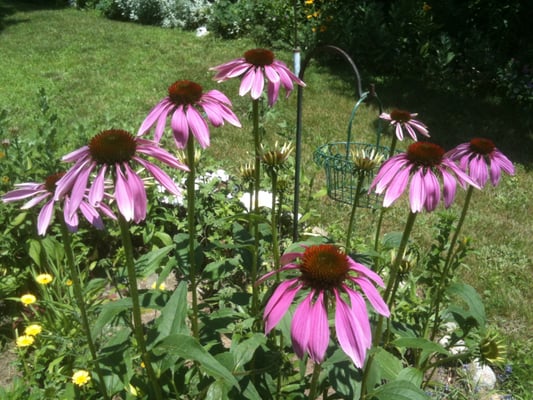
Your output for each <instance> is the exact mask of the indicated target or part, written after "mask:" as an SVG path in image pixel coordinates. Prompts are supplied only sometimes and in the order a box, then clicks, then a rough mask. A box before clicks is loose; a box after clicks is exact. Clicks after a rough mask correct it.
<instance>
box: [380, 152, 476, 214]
mask: <svg viewBox="0 0 533 400" xmlns="http://www.w3.org/2000/svg"><path fill="white" fill-rule="evenodd" d="M441 179H442V186H443V196H444V206H445V207H446V208H448V207H449V206H450V205H451V204H452V202H453V200H454V198H455V192H456V188H457V182H459V184H460V185H461V186H462V187H463V188H466V186H467V184H470V185H472V186H474V187H475V188H477V189H479V186H478V185H477V183H476V182H474V181H473V180H472V179H471V178H470V177H469V176H468V175H467V174H466V173H465V172H463V171H462V170H461V168H459V166H458V165H456V164H455V163H454V162H453V160H451V159H449V158H447V157H445V151H444V149H443V148H442V147H440V146H439V145H436V144H433V143H429V142H415V143H412V144H411V145H410V146H409V147H408V148H407V152H405V153H402V154H399V155H397V156H394V157H391V158H389V159H388V160H387V161H386V162H385V163H384V164H383V165H382V166H381V168H380V169H379V171H378V173H377V175H376V177H375V178H374V180H373V182H372V184H371V185H370V190H374V191H375V192H376V193H378V194H382V193H383V192H385V197H384V199H383V206H384V207H389V206H390V205H391V204H392V203H394V202H395V201H396V200H397V199H398V198H399V197H400V196H401V195H402V193H403V192H404V191H405V189H406V188H407V184H408V183H409V181H411V183H410V188H409V202H410V204H411V211H412V212H413V213H416V212H420V211H422V209H425V210H426V211H433V210H434V209H435V208H436V207H437V205H438V204H439V202H440V199H441V183H440V180H441Z"/></svg>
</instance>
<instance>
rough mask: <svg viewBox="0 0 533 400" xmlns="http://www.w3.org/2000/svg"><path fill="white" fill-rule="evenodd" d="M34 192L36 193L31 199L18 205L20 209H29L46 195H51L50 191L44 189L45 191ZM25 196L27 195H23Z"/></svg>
mask: <svg viewBox="0 0 533 400" xmlns="http://www.w3.org/2000/svg"><path fill="white" fill-rule="evenodd" d="M35 193H36V194H37V195H36V196H35V197H34V198H33V199H31V200H29V201H27V202H26V203H24V204H23V205H22V207H20V209H21V210H28V209H30V208H32V207H35V206H36V205H37V204H39V203H40V202H41V201H43V200H44V199H46V198H47V197H49V196H50V195H51V193H50V192H48V191H45V192H41V191H39V192H35ZM8 194H9V193H8ZM25 197H28V196H25Z"/></svg>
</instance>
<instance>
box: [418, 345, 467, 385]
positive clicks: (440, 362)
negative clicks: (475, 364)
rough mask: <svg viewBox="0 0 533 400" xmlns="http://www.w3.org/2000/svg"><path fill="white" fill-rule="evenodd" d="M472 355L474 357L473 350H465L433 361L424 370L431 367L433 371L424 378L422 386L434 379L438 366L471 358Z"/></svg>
mask: <svg viewBox="0 0 533 400" xmlns="http://www.w3.org/2000/svg"><path fill="white" fill-rule="evenodd" d="M471 357H472V352H471V351H465V352H464V353H458V354H454V355H452V356H448V357H445V358H441V359H439V360H437V361H435V362H433V363H431V364H430V365H429V366H428V367H427V368H426V369H424V372H425V371H428V370H430V369H431V371H430V372H429V373H428V374H427V375H426V376H427V378H425V379H424V383H423V384H422V388H423V389H425V388H426V387H427V385H428V383H429V382H431V381H432V379H433V375H435V372H436V371H437V368H438V367H440V366H441V365H447V364H449V363H452V362H456V361H462V360H469V359H470V358H471Z"/></svg>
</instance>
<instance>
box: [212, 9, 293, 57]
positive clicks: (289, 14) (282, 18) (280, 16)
mask: <svg viewBox="0 0 533 400" xmlns="http://www.w3.org/2000/svg"><path fill="white" fill-rule="evenodd" d="M293 20H294V13H293V7H292V5H291V2H287V1H283V0H274V1H268V0H256V1H247V0H238V1H231V0H219V1H216V2H215V3H214V4H213V7H212V15H211V18H210V21H209V28H210V29H211V30H212V31H213V32H214V33H215V34H217V35H219V36H221V37H223V38H238V37H243V36H249V37H252V38H253V39H254V40H255V41H256V42H257V43H259V44H261V45H264V46H273V45H275V46H276V47H285V46H287V44H290V43H293V42H294V41H293V40H292V35H293V29H294V28H293V27H294V24H293ZM289 46H290V45H289ZM289 48H290V47H289Z"/></svg>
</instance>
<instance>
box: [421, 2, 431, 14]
mask: <svg viewBox="0 0 533 400" xmlns="http://www.w3.org/2000/svg"><path fill="white" fill-rule="evenodd" d="M422 10H423V11H424V12H428V11H429V10H431V6H430V5H429V4H428V3H426V2H424V5H423V6H422Z"/></svg>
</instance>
